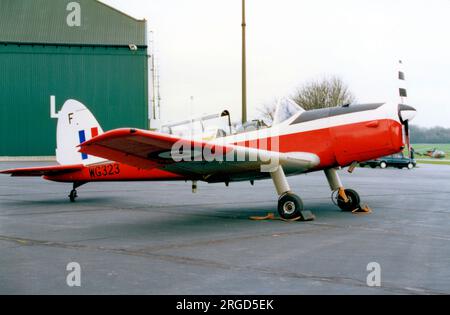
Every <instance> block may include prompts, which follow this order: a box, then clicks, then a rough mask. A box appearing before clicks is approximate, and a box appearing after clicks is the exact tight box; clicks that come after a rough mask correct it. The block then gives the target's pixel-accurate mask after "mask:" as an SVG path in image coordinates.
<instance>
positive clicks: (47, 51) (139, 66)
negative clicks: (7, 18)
mask: <svg viewBox="0 0 450 315" xmlns="http://www.w3.org/2000/svg"><path fill="white" fill-rule="evenodd" d="M35 2H39V3H41V5H50V3H54V2H55V0H14V1H10V0H0V5H1V8H0V12H1V11H2V10H3V9H4V5H5V3H6V4H8V5H10V6H13V7H14V5H13V4H12V3H16V4H17V6H16V8H15V10H13V11H12V12H13V14H14V15H20V12H22V11H21V10H25V11H27V12H26V13H23V12H22V14H24V15H27V16H30V14H31V13H32V12H31V13H30V12H28V10H31V9H32V8H34V5H35V4H34V3H35ZM56 2H61V3H65V4H67V3H68V2H69V1H65V0H56ZM78 2H81V3H90V4H91V7H90V8H89V7H88V6H84V7H83V5H82V9H83V8H84V9H83V11H82V12H84V13H87V12H89V10H93V11H94V12H91V13H90V15H89V16H97V15H102V14H103V15H104V16H103V19H104V20H110V21H113V20H116V19H117V17H118V15H120V13H118V12H117V11H115V10H113V9H111V8H109V7H106V6H104V5H103V4H99V3H97V1H94V0H83V1H78ZM23 3H28V4H30V3H33V5H30V7H23V6H22V4H23ZM63 7H64V9H65V5H64V6H63ZM18 8H20V10H19V9H18ZM51 9H52V7H48V6H47V7H46V9H41V10H40V11H39V12H47V13H48V12H49V10H51ZM17 10H19V11H17ZM99 10H101V12H100V11H99ZM66 13H67V11H64V12H63V13H62V15H63V16H64V17H65V16H66ZM4 15H5V14H4V12H1V13H0V21H1V20H2V17H1V16H4ZM108 16H109V18H108ZM122 17H123V18H125V19H128V20H127V21H128V24H130V25H133V24H135V23H137V22H136V21H135V20H134V19H131V18H129V17H127V16H125V15H122V16H121V17H120V18H122ZM39 19H42V14H41V15H40V17H39ZM39 19H38V20H39ZM119 20H120V19H119ZM0 23H2V26H1V29H2V30H0V156H48V155H54V154H55V147H56V143H55V142H56V119H51V118H50V95H55V96H56V104H57V110H58V109H59V108H60V107H61V106H62V104H63V103H64V101H65V100H67V99H69V98H73V99H76V100H79V101H81V102H82V103H84V104H85V105H86V106H87V107H88V108H89V109H90V110H91V111H92V113H93V114H94V115H95V116H96V117H97V119H98V121H99V123H100V124H101V125H102V127H103V129H104V130H109V129H113V128H117V127H125V126H133V127H137V128H147V126H148V108H147V106H148V81H147V80H148V69H147V68H148V66H147V52H146V47H145V46H142V45H139V46H138V50H137V51H132V50H130V49H129V48H128V46H127V45H128V41H127V42H124V40H125V39H124V37H122V38H121V36H122V35H121V34H120V32H118V37H117V38H120V40H121V42H116V43H113V44H111V37H109V35H107V34H106V35H105V33H102V32H100V33H96V29H97V30H98V29H102V28H103V27H104V26H105V25H109V24H108V23H109V22H108V23H106V24H103V23H104V22H102V21H97V23H96V24H95V25H97V26H96V27H95V29H89V30H79V32H81V33H87V34H91V35H86V37H84V35H77V36H81V37H79V38H82V39H84V40H85V43H84V44H82V45H74V44H72V43H70V42H71V41H72V39H73V40H74V41H75V42H76V41H78V39H76V36H75V37H72V39H70V38H69V37H70V36H69V35H67V34H65V33H64V32H65V31H64V30H57V29H56V30H54V33H51V34H50V33H49V34H47V35H46V36H50V37H48V38H47V39H45V38H44V37H43V36H44V35H43V34H44V33H45V29H46V28H45V27H44V31H43V32H42V30H41V31H40V32H37V33H35V34H33V36H36V39H35V38H34V37H33V36H31V37H29V38H25V37H22V38H20V37H21V36H19V35H17V34H16V35H17V36H16V35H14V36H13V38H7V39H8V40H5V38H4V37H3V35H4V34H5V33H7V32H5V30H4V28H5V27H8V28H12V27H14V26H12V25H8V26H5V23H4V22H0ZM50 24H51V23H50ZM137 25H138V26H139V25H141V24H139V23H137ZM91 26H92V24H91ZM30 27H31V28H33V26H30ZM36 27H37V26H36ZM41 27H42V26H41ZM117 27H118V28H120V27H121V25H117ZM131 29H133V27H132V26H131V27H130V30H131ZM138 29H140V31H139V33H140V35H139V36H137V37H135V38H134V39H136V38H138V37H142V38H145V25H144V27H141V26H139V27H138ZM12 31H13V30H9V32H12ZM59 31H61V34H62V35H61V34H57V35H55V34H56V33H57V32H59ZM110 32H111V31H110ZM22 35H23V34H22ZM24 36H25V35H24ZM27 36H28V35H27ZM55 36H56V37H55ZM123 36H125V37H127V35H123ZM131 37H133V36H131ZM131 37H130V38H131ZM55 38H65V39H69V40H68V42H69V43H62V42H58V43H60V44H51V43H50V41H52V40H54V39H55ZM22 40H23V43H22ZM93 40H95V41H98V43H97V44H95V43H92V44H91V45H89V44H87V42H90V41H93ZM28 41H30V42H33V43H36V42H38V41H45V43H43V44H30V43H26V44H24V43H25V42H28ZM11 42H16V43H15V44H13V43H11ZM61 43H62V44H61ZM119 43H121V45H120V46H119ZM116 44H117V45H116ZM138 44H139V43H138Z"/></svg>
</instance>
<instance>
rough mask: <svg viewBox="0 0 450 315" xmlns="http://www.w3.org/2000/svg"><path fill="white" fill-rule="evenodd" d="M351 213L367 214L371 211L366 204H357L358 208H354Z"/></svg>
mask: <svg viewBox="0 0 450 315" xmlns="http://www.w3.org/2000/svg"><path fill="white" fill-rule="evenodd" d="M352 213H356V214H358V213H365V214H369V213H372V209H371V208H370V207H369V206H368V205H363V206H359V207H358V208H356V209H355V210H353V211H352Z"/></svg>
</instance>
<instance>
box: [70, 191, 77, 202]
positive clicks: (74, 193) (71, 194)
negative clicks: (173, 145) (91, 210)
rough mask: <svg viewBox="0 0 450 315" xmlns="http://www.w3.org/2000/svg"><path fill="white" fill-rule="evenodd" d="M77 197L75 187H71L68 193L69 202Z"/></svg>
mask: <svg viewBox="0 0 450 315" xmlns="http://www.w3.org/2000/svg"><path fill="white" fill-rule="evenodd" d="M77 197H78V195H77V191H76V190H75V189H72V190H71V191H70V194H69V199H70V202H75V199H76V198H77Z"/></svg>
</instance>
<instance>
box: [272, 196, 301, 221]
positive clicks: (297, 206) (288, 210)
mask: <svg viewBox="0 0 450 315" xmlns="http://www.w3.org/2000/svg"><path fill="white" fill-rule="evenodd" d="M301 211H303V202H302V200H301V199H300V197H299V196H297V195H295V194H292V193H287V194H284V195H283V196H281V198H280V199H279V200H278V213H279V215H280V217H282V218H283V219H285V220H290V219H294V218H298V217H300V216H301V215H302V213H301Z"/></svg>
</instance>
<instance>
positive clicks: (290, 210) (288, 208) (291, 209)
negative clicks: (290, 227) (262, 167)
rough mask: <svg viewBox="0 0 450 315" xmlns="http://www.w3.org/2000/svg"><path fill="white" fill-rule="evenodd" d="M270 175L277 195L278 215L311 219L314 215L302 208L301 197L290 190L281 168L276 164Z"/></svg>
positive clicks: (303, 219) (286, 217) (304, 219)
mask: <svg viewBox="0 0 450 315" xmlns="http://www.w3.org/2000/svg"><path fill="white" fill-rule="evenodd" d="M270 176H271V177H272V180H273V184H274V185H275V189H276V190H277V194H278V196H279V199H278V213H279V215H280V217H281V218H283V219H285V220H295V219H298V220H301V221H309V220H313V219H314V216H313V215H312V214H311V213H310V212H309V211H304V210H303V202H302V199H301V198H300V197H299V196H297V195H296V194H294V193H292V192H291V188H290V187H289V183H288V181H287V178H286V175H285V174H284V171H283V168H282V167H281V166H278V168H277V169H276V170H275V171H274V172H271V173H270Z"/></svg>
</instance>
